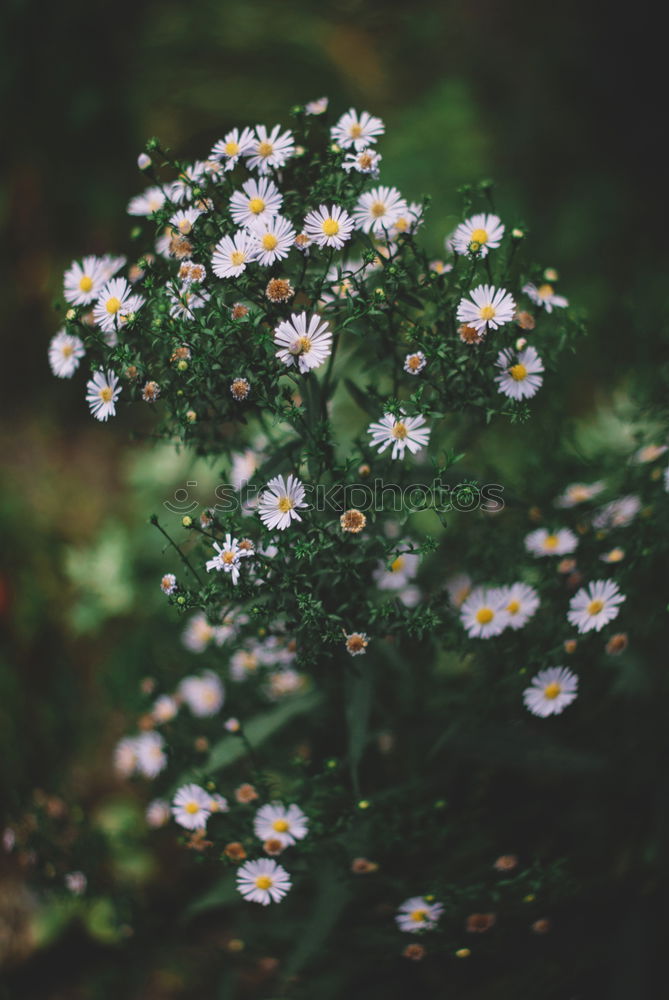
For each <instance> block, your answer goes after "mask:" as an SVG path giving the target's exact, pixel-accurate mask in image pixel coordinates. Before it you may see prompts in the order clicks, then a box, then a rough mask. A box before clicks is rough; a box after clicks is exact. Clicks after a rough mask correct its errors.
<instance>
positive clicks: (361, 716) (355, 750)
mask: <svg viewBox="0 0 669 1000" xmlns="http://www.w3.org/2000/svg"><path fill="white" fill-rule="evenodd" d="M373 686H374V675H373V672H372V667H371V665H370V664H367V663H365V665H364V667H363V668H362V670H361V671H360V673H359V674H355V675H351V678H350V679H349V684H348V688H349V690H348V698H347V704H346V721H347V723H348V754H349V766H350V768H351V780H352V782H353V790H354V792H355V794H356V795H357V796H359V795H360V781H359V777H358V767H359V764H360V761H361V759H362V754H363V752H364V749H365V744H366V743H367V730H368V727H369V713H370V709H371V706H372V690H373Z"/></svg>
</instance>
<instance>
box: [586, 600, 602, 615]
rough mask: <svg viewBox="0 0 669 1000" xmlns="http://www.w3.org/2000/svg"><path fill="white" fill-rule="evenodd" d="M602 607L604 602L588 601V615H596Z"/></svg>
mask: <svg viewBox="0 0 669 1000" xmlns="http://www.w3.org/2000/svg"><path fill="white" fill-rule="evenodd" d="M603 607H604V601H590V604H588V614H589V615H598V614H599V612H600V611H601V610H602V608H603Z"/></svg>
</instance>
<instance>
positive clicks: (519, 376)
mask: <svg viewBox="0 0 669 1000" xmlns="http://www.w3.org/2000/svg"><path fill="white" fill-rule="evenodd" d="M509 375H510V376H511V378H512V379H513V381H514V382H522V381H523V379H526V378H527V368H526V367H525V365H521V364H517V365H511V367H510V368H509Z"/></svg>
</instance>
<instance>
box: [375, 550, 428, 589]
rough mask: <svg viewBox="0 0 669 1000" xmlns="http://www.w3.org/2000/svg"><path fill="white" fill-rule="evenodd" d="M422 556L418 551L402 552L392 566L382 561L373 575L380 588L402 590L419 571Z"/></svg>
mask: <svg viewBox="0 0 669 1000" xmlns="http://www.w3.org/2000/svg"><path fill="white" fill-rule="evenodd" d="M419 564H420V556H419V555H418V553H417V552H402V553H400V555H398V556H397V557H396V558H395V559H393V561H392V562H391V564H390V566H388V565H387V564H386V563H384V562H381V563H379V564H378V566H377V567H376V569H375V570H374V572H373V574H372V577H373V579H374V581H375V583H376V586H377V587H378V588H379V590H402V589H403V588H404V587H405V586H406V584H407V583H408V582H409V581H410V580H413V578H414V577H415V575H416V573H417V572H418V566H419Z"/></svg>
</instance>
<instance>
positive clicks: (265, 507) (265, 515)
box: [258, 474, 308, 531]
mask: <svg viewBox="0 0 669 1000" xmlns="http://www.w3.org/2000/svg"><path fill="white" fill-rule="evenodd" d="M304 496H305V490H304V486H303V485H302V483H301V482H300V480H299V479H297V478H296V477H295V476H293V475H292V474H291V475H290V476H288V478H287V479H284V478H283V476H275V477H274V479H270V481H269V482H268V484H267V486H266V487H265V489H264V490H263V492H262V493H261V494H260V499H259V501H258V513H259V514H260V520H261V521H262V523H263V524H264V525H265V527H267V528H270V529H271V530H272V531H273V530H274V529H275V528H276V529H278V530H279V531H284V530H285V529H286V528H287V527H288V526H289V525H290V523H291V521H292V520H293V519H295V520H296V521H301V520H302V518H301V517H300V515H299V514H298V513H297V511H298V508H301V507H307V506H308V504H307V503H306V502H305V499H304Z"/></svg>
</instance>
